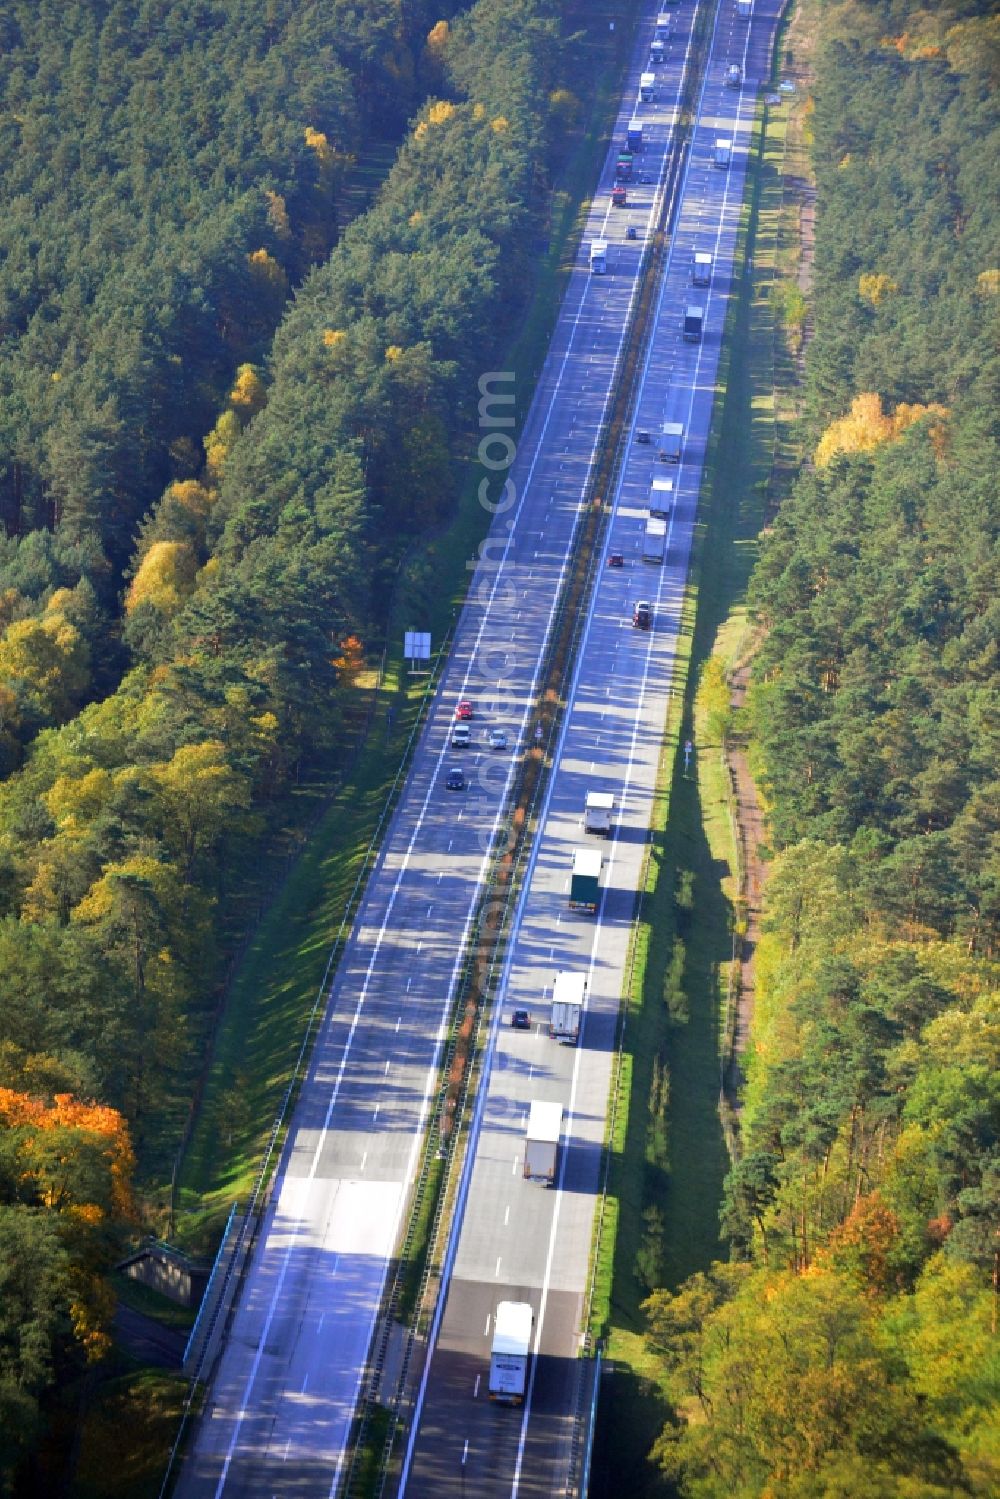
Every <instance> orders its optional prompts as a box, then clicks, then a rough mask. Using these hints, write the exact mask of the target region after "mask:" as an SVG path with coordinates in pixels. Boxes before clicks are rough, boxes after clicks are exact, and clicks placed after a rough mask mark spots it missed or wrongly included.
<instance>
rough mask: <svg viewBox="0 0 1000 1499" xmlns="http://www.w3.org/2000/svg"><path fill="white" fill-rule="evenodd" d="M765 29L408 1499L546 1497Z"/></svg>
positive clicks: (578, 735)
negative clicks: (567, 1005)
mask: <svg viewBox="0 0 1000 1499" xmlns="http://www.w3.org/2000/svg"><path fill="white" fill-rule="evenodd" d="M776 11H777V5H776V3H772V4H770V5H765V4H763V3H761V0H758V3H757V5H756V7H755V14H754V18H753V21H752V23H751V24H750V25H749V26H748V25H747V23H746V22H744V21H741V20H739V19H738V18H737V17H736V13H735V4H734V0H723V3H722V5H721V6H720V9H719V15H718V22H717V25H716V30H715V35H714V39H713V43H712V51H711V59H710V62H709V65H708V68H707V71H706V75H705V84H704V90H703V95H702V100H701V109H700V113H699V123H698V126H697V129H696V131H695V134H694V138H693V141H692V146H691V153H690V158H689V162H688V166H687V169H686V173H685V176H684V179H683V183H682V187H681V196H680V201H679V207H678V217H677V221H676V228H675V233H674V235H673V240H672V246H671V251H670V258H669V263H668V267H667V271H666V274H665V277H664V280H663V284H662V289H661V293H660V297H659V304H658V310H657V318H656V328H655V333H654V335H653V338H652V341H651V344H650V348H649V355H648V360H647V363H646V367H645V370H644V373H643V380H642V389H641V394H640V396H639V400H638V403H637V413H636V420H635V431H639V430H645V431H648V432H650V433H651V434H652V436H653V439H654V441H653V442H652V443H650V444H649V445H646V444H642V443H637V442H633V444H632V446H631V447H630V449H629V457H628V461H627V463H626V466H625V470H624V474H623V478H622V484H621V489H620V492H619V494H618V496H617V498H616V508H615V515H614V519H613V522H612V525H611V528H610V535H609V539H608V550H612V549H613V550H619V551H621V552H622V553H623V555H624V564H625V565H624V566H623V567H622V568H621V569H618V568H614V569H611V568H607V567H605V568H604V569H603V571H602V573H601V575H600V579H599V583H598V586H597V589H596V591H595V596H594V599H593V606H592V614H591V617H590V621H589V625H588V628H587V631H586V635H585V639H584V643H583V648H582V652H581V655H580V659H579V662H578V667H577V677H576V687H575V692H574V695H573V701H572V707H571V710H570V712H569V713H568V715H567V718H566V722H565V727H564V732H563V737H562V742H561V745H560V748H559V753H558V759H557V766H556V770H555V772H554V774H553V777H552V779H551V782H550V786H549V793H548V805H547V812H546V815H545V818H544V825H543V829H542V833H541V835H540V837H539V839H538V840H537V841H536V846H535V850H534V854H533V861H534V862H533V867H532V870H531V875H530V879H529V881H528V884H527V890H526V896H525V899H524V902H523V908H522V913H521V921H520V926H519V931H518V935H517V939H516V943H515V944H514V947H513V952H512V958H511V962H510V967H509V973H508V975H507V983H506V988H505V993H504V1004H503V1005H502V1007H501V1008H500V1011H499V1013H498V1015H497V1017H496V1025H495V1029H494V1034H493V1036H492V1038H491V1065H490V1068H489V1077H488V1085H487V1087H486V1088H485V1090H484V1094H483V1098H482V1116H481V1123H480V1128H479V1137H478V1144H477V1148H476V1151H475V1154H474V1158H473V1159H472V1161H471V1164H470V1169H469V1172H468V1176H467V1180H466V1182H465V1190H466V1192H467V1196H466V1197H465V1199H464V1204H463V1206H464V1217H463V1218H462V1219H461V1220H460V1221H457V1222H456V1232H455V1245H454V1249H453V1262H452V1266H451V1277H450V1286H449V1290H448V1295H447V1301H446V1303H445V1305H444V1311H443V1316H442V1317H441V1319H440V1325H439V1327H438V1329H437V1333H436V1341H435V1346H434V1350H433V1355H432V1358H431V1360H430V1363H429V1366H428V1370H427V1374H426V1383H425V1387H424V1390H423V1395H422V1409H421V1411H420V1414H419V1420H418V1423H417V1424H416V1428H415V1433H414V1435H413V1437H412V1439H411V1444H410V1447H409V1449H408V1451H407V1457H406V1468H405V1481H404V1492H405V1494H406V1495H407V1496H408V1499H416V1496H421V1499H423V1496H428V1499H430V1496H434V1499H439V1496H442V1495H447V1494H455V1495H464V1494H465V1493H466V1492H468V1493H469V1494H476V1495H477V1496H478V1499H485V1496H494V1495H495V1496H500V1495H512V1496H513V1495H532V1496H539V1499H541V1496H551V1495H555V1494H560V1493H562V1492H564V1489H565V1484H566V1480H567V1476H568V1461H569V1448H570V1439H571V1435H572V1419H573V1414H574V1412H575V1408H576V1396H577V1380H578V1378H579V1373H580V1364H579V1359H578V1352H579V1347H580V1339H581V1334H582V1331H583V1328H582V1326H581V1317H582V1311H583V1307H584V1297H585V1292H586V1277H587V1273H588V1261H589V1254H590V1248H591V1239H592V1231H593V1223H594V1211H595V1208H596V1205H597V1194H598V1191H599V1185H600V1181H599V1174H600V1165H601V1147H602V1141H603V1138H604V1122H605V1109H606V1102H607V1098H608V1088H609V1083H610V1077H611V1062H612V1048H613V1043H614V1032H615V1023H616V1016H617V1011H618V1002H619V996H620V994H621V990H622V980H623V971H624V963H625V957H626V948H627V943H628V937H629V931H630V926H631V921H632V916H633V911H634V902H635V891H636V889H637V885H638V878H639V872H640V867H641V862H642V856H643V851H644V846H645V843H646V837H647V827H648V823H649V816H650V808H651V799H652V789H653V785H654V778H655V771H656V766H657V761H658V757H659V753H660V748H661V742H662V733H663V725H664V720H665V716H666V711H667V705H668V700H669V695H670V691H671V684H672V676H673V665H674V661H675V656H676V648H677V639H678V631H679V628H680V606H681V602H682V594H683V588H684V582H685V576H686V572H687V565H688V558H689V553H690V547H691V541H692V535H693V528H694V523H695V517H696V509H697V500H698V490H699V485H700V479H701V469H702V465H703V460H704V454H705V444H706V441H707V437H708V430H709V424H710V420H711V413H712V405H713V400H714V393H715V380H716V372H717V365H718V356H719V349H720V343H721V337H722V332H723V325H724V321H725V314H726V307H727V303H728V299H729V295H730V289H731V283H732V277H733V273H734V267H733V255H734V251H735V246H736V236H737V228H738V223H739V215H740V209H741V203H742V196H743V185H744V174H745V166H746V155H747V148H748V144H749V134H750V126H751V123H752V119H753V109H754V101H755V98H756V92H757V87H758V84H759V83H760V81H761V80H762V77H763V72H764V68H765V66H766V61H767V56H768V48H769V44H770V38H771V34H772V32H773V26H774V22H775V19H776ZM672 14H673V17H674V36H673V39H672V40H671V42H670V44H669V48H670V52H671V54H672V55H675V54H676V51H677V50H678V49H680V48H681V47H683V46H684V45H685V42H686V28H687V27H689V26H690V20H691V8H690V7H686V6H682V7H680V8H679V9H677V8H675V9H674V10H673V13H672ZM648 35H650V36H651V35H652V24H651V22H650V26H649V32H648ZM732 63H737V64H739V65H740V67H741V69H742V70H743V72H744V83H743V87H742V88H732V87H728V86H726V84H725V81H724V80H725V76H726V71H727V69H728V67H729V66H730V65H731V64H732ZM660 71H661V73H662V72H663V71H664V70H662V69H661V70H660ZM659 92H661V91H660V90H658V93H659ZM661 108H662V106H661V104H660V103H659V102H658V103H657V105H655V106H650V105H643V106H642V109H643V114H644V117H645V119H646V121H647V125H648V127H650V128H648V130H647V134H648V135H649V136H650V137H651V146H652V148H653V154H654V157H655V153H656V151H658V150H660V149H661V148H662V143H663V140H664V137H665V134H666V128H667V127H666V122H665V121H663V115H662V114H661ZM627 113H628V111H626V116H627ZM661 121H663V123H661ZM720 136H724V137H726V138H728V139H730V140H732V141H733V151H732V157H731V161H730V163H729V166H728V168H727V169H725V170H722V169H720V168H719V167H718V166H716V165H715V162H714V154H715V153H714V148H715V141H716V139H717V138H718V137H720ZM598 211H599V206H598ZM695 251H708V252H709V253H710V254H711V255H712V256H713V272H712V280H711V284H710V286H708V287H694V286H692V284H691V269H692V260H693V255H694V253H695ZM691 304H696V305H699V306H700V307H702V308H703V309H704V315H705V331H704V336H703V339H702V341H701V342H698V343H693V342H687V341H686V340H685V338H684V336H683V331H682V330H683V321H684V312H685V308H686V307H687V306H689V305H691ZM663 420H667V421H678V422H681V423H682V424H683V426H684V429H685V436H684V445H683V452H682V458H681V461H680V463H679V464H678V465H672V464H667V463H662V462H660V461H659V460H658V459H657V457H656V453H657V444H656V441H655V438H656V435H657V433H658V431H659V429H660V426H661V423H662V421H663ZM654 473H659V474H662V475H667V476H669V477H672V478H673V479H674V482H675V490H676V502H675V503H674V504H673V506H672V508H671V509H670V511H669V515H668V517H667V536H666V554H665V560H664V562H663V564H662V565H657V564H654V563H650V562H648V561H644V560H643V550H644V548H643V537H644V532H645V522H646V519H647V516H648V499H649V485H650V481H651V478H652V477H653V475H654ZM640 598H644V599H648V600H650V601H651V603H652V605H653V629H652V631H651V632H650V633H649V634H646V633H645V632H643V631H640V630H636V629H633V628H632V625H631V619H632V609H633V605H634V604H635V603H636V602H637V601H638V600H639V599H640ZM588 790H593V791H606V792H612V793H613V794H614V796H615V799H616V804H617V808H618V814H617V830H616V833H615V836H614V837H613V839H612V840H610V841H609V843H607V844H606V845H604V849H605V869H604V874H603V877H602V878H603V883H604V887H605V888H604V896H603V900H602V904H601V907H600V909H599V912H598V914H597V916H596V918H595V917H588V916H586V915H583V914H579V913H575V912H572V911H570V910H569V908H568V904H567V902H568V887H569V874H570V868H571V865H572V856H573V850H574V849H575V848H578V847H581V846H586V845H588V844H589V845H590V846H601V845H600V843H599V841H598V840H596V839H595V838H594V837H593V836H592V835H591V836H588V835H586V834H585V833H584V832H583V828H582V823H581V819H582V812H583V806H584V801H585V797H586V793H587V791H588ZM560 969H572V970H575V971H581V972H584V973H586V974H587V976H588V988H589V1000H588V1007H587V1013H586V1021H585V1026H584V1030H583V1034H582V1038H581V1042H580V1045H579V1047H577V1048H568V1047H564V1046H560V1045H559V1044H558V1043H557V1042H555V1041H553V1040H551V1039H550V1038H549V1036H548V1034H547V1029H546V1023H545V1022H546V1019H547V1001H548V1000H549V998H550V997H551V993H552V984H553V980H554V978H555V975H556V973H557V972H558V971H559V970H560ZM514 1007H522V1008H526V1009H528V1010H529V1011H530V1012H531V1015H532V1019H533V1026H532V1030H531V1031H530V1032H526V1031H520V1030H513V1029H511V1028H510V1027H509V1025H505V1024H504V1022H505V1020H507V1019H509V1015H510V1012H511V1010H512V1009H513V1008H514ZM536 1099H540V1100H545V1101H552V1102H558V1103H560V1104H561V1105H562V1106H563V1109H564V1135H563V1143H562V1148H561V1167H560V1174H559V1178H558V1182H557V1187H556V1189H555V1190H547V1189H546V1188H545V1187H544V1186H541V1185H539V1184H537V1183H534V1182H529V1181H525V1180H524V1179H523V1178H522V1175H521V1170H520V1163H521V1159H522V1152H523V1136H524V1126H525V1122H526V1118H527V1113H528V1109H529V1105H530V1103H531V1101H532V1100H536ZM501 1300H515V1301H520V1300H526V1301H529V1302H530V1303H531V1304H532V1306H533V1308H534V1311H535V1349H536V1357H535V1359H534V1361H533V1364H532V1372H531V1383H530V1388H529V1398H528V1400H527V1402H526V1404H525V1406H524V1408H523V1409H519V1410H518V1409H511V1408H509V1407H503V1406H496V1405H492V1404H491V1402H490V1401H489V1399H488V1394H487V1384H488V1373H489V1350H490V1339H491V1334H492V1325H493V1316H494V1314H495V1308H496V1305H497V1303H498V1302H499V1301H501Z"/></svg>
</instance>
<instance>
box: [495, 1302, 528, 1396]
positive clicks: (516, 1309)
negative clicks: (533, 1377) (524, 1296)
mask: <svg viewBox="0 0 1000 1499" xmlns="http://www.w3.org/2000/svg"><path fill="white" fill-rule="evenodd" d="M534 1327H535V1314H534V1312H533V1311H532V1310H531V1304H530V1302H527V1301H501V1302H500V1303H499V1304H498V1306H497V1309H496V1313H495V1315H494V1317H493V1343H492V1346H491V1348H490V1399H491V1400H496V1401H498V1402H499V1403H500V1404H501V1405H520V1404H521V1403H522V1401H523V1400H524V1392H525V1390H526V1389H527V1388H528V1360H529V1359H530V1357H531V1336H532V1333H533V1331H534Z"/></svg>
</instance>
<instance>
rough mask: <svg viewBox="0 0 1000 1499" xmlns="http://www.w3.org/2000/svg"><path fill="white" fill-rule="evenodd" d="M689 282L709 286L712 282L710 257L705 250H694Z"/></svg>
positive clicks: (694, 284)
mask: <svg viewBox="0 0 1000 1499" xmlns="http://www.w3.org/2000/svg"><path fill="white" fill-rule="evenodd" d="M691 284H692V285H693V286H711V284H712V257H711V255H710V254H709V253H708V251H707V250H695V252H694V259H693V260H692V262H691Z"/></svg>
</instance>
